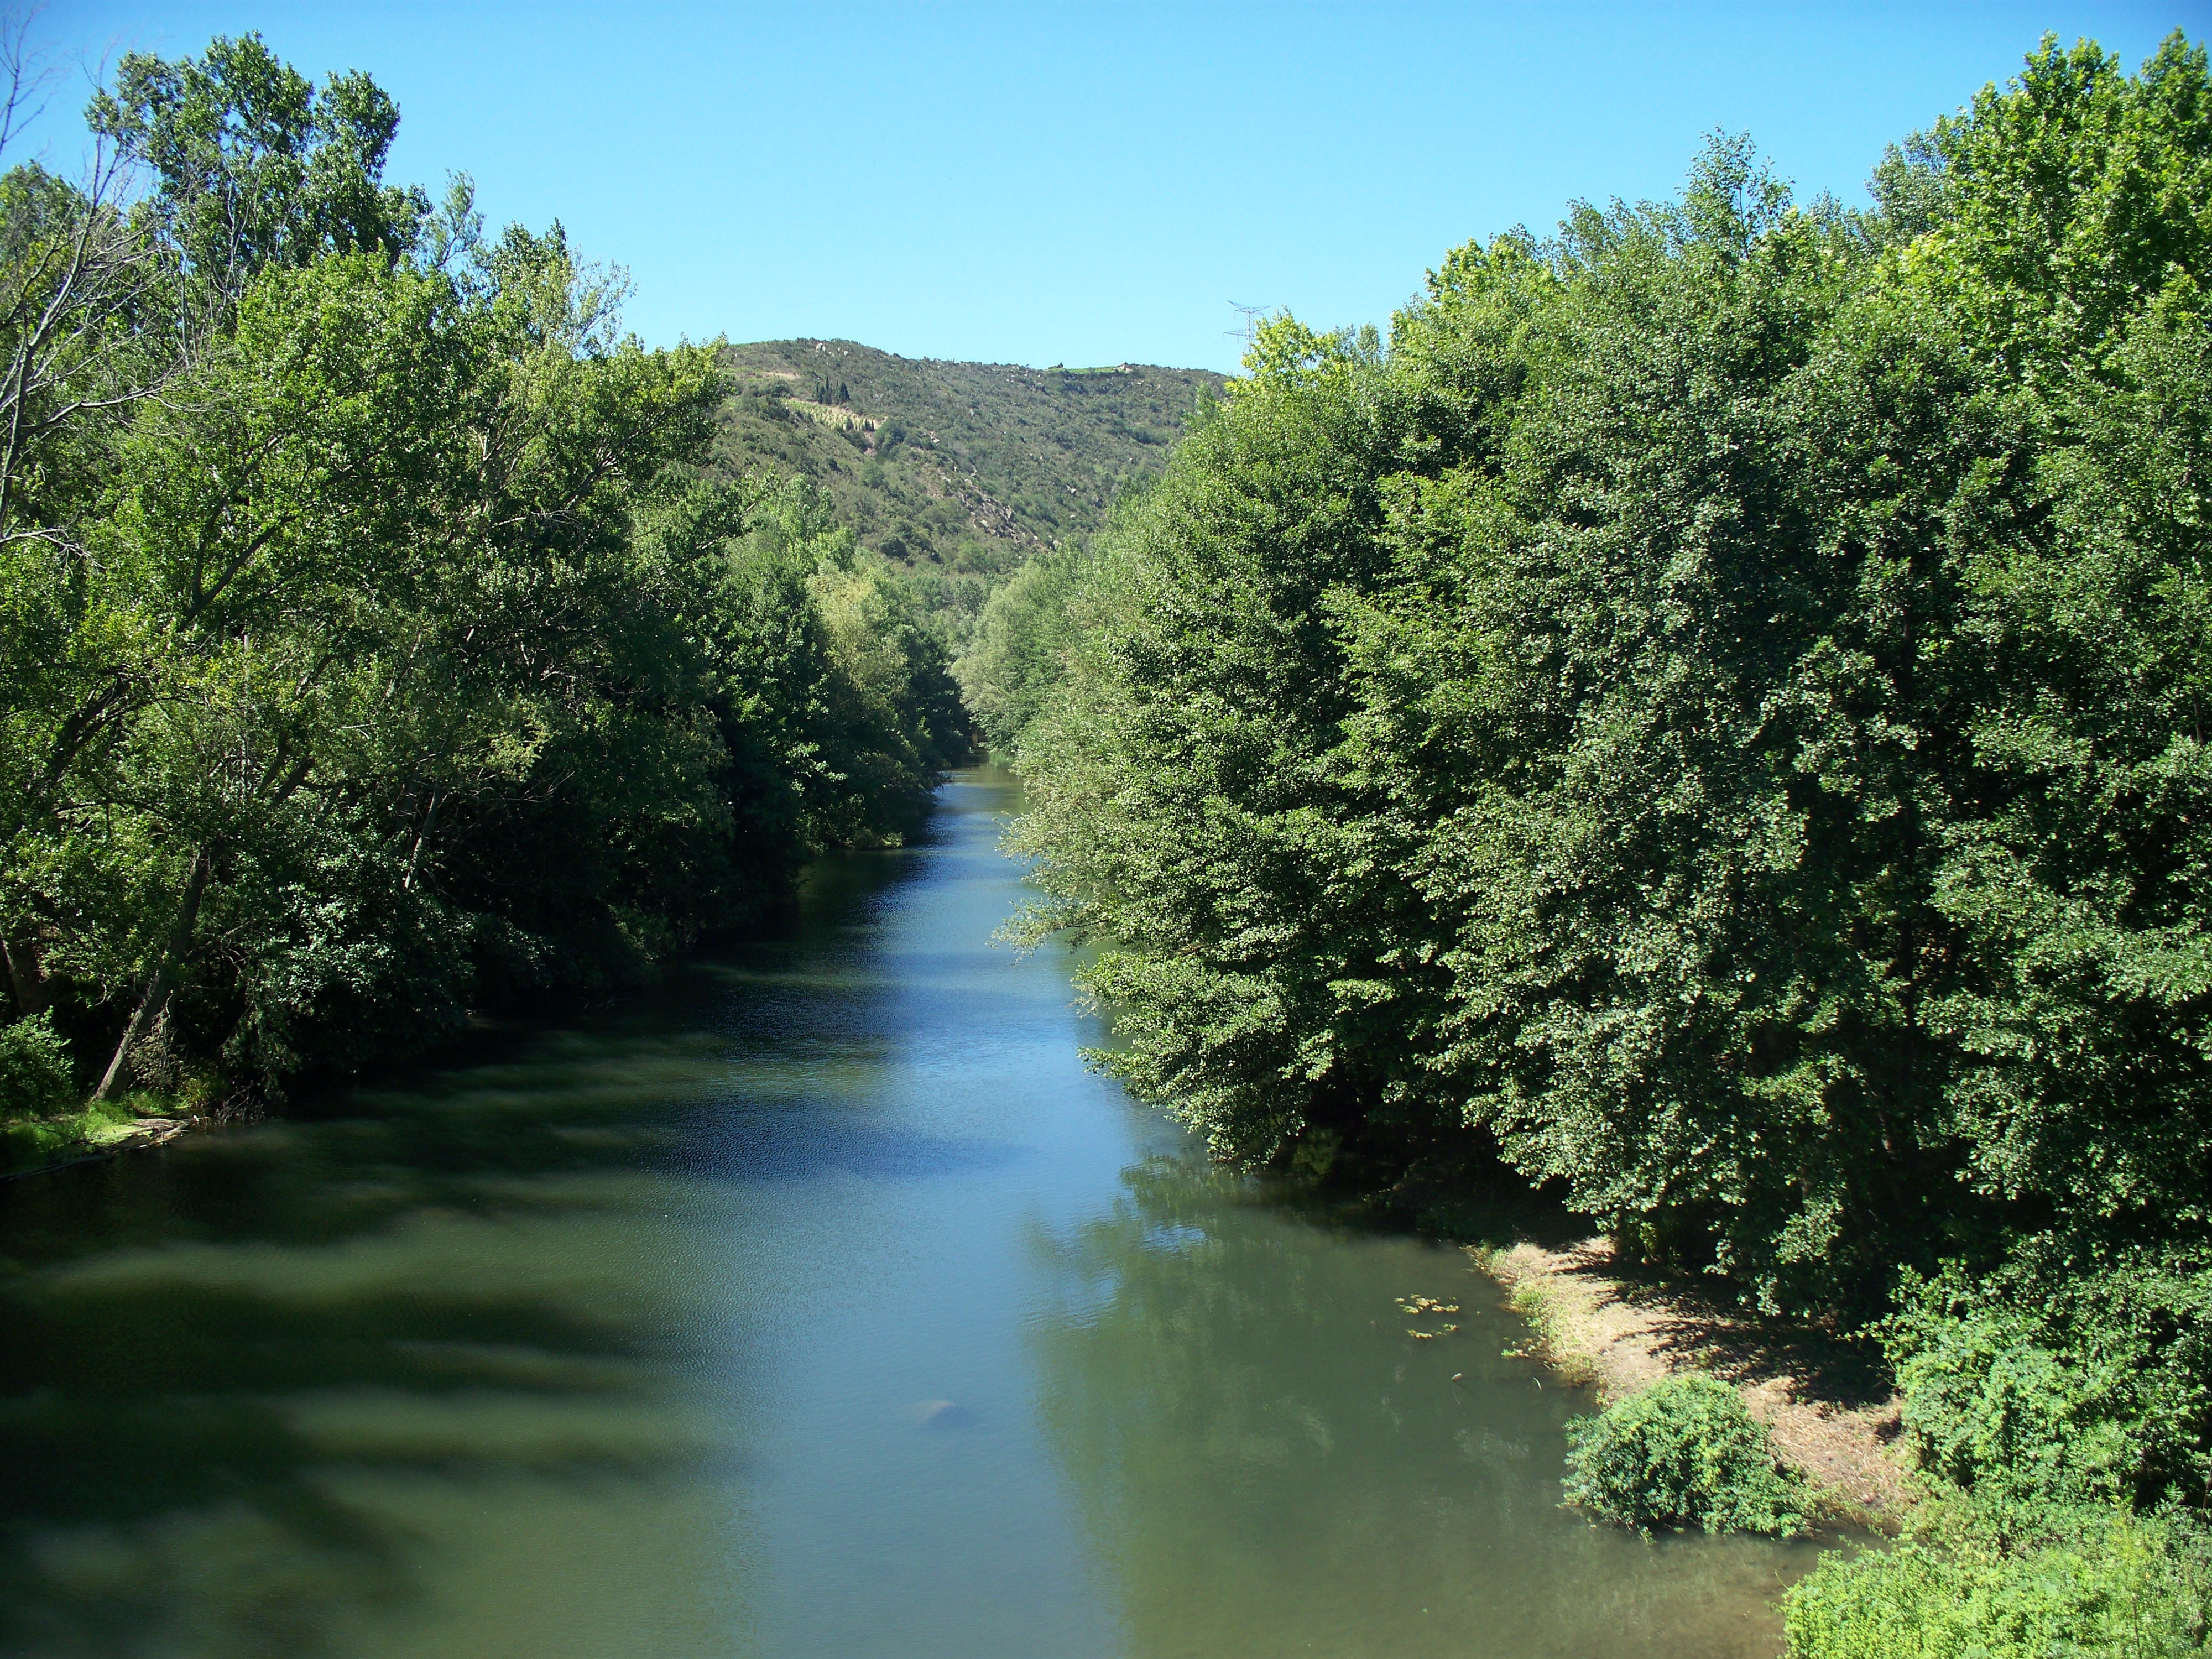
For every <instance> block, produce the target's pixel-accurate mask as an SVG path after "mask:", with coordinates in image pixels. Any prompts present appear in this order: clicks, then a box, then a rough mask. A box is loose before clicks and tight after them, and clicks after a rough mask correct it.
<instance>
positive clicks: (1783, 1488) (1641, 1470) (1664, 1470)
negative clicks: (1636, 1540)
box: [1566, 1376, 1807, 1538]
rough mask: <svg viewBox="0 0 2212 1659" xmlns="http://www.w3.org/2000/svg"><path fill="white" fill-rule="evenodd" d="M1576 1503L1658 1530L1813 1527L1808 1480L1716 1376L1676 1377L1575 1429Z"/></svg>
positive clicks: (1572, 1480) (1784, 1531)
mask: <svg viewBox="0 0 2212 1659" xmlns="http://www.w3.org/2000/svg"><path fill="white" fill-rule="evenodd" d="M1567 1441H1568V1444H1569V1447H1570V1449H1569V1451H1568V1453H1567V1480H1566V1489H1567V1501H1568V1502H1569V1503H1571V1504H1577V1505H1578V1506H1580V1507H1581V1508H1583V1509H1585V1510H1589V1512H1590V1513H1591V1514H1593V1515H1597V1516H1603V1517H1604V1518H1605V1519H1607V1520H1608V1521H1617V1522H1620V1524H1621V1525H1623V1526H1628V1527H1635V1528H1640V1529H1643V1530H1646V1531H1648V1530H1650V1529H1651V1528H1656V1527H1702V1528H1705V1530H1706V1531H1707V1532H1765V1533H1777V1534H1781V1535H1782V1536H1784V1537H1785V1538H1786V1537H1795V1536H1796V1535H1797V1534H1801V1533H1802V1532H1804V1531H1805V1530H1807V1518H1806V1508H1807V1505H1806V1492H1805V1486H1804V1483H1803V1481H1802V1480H1801V1479H1800V1478H1799V1477H1798V1476H1797V1475H1796V1474H1794V1473H1793V1472H1791V1471H1790V1470H1788V1469H1786V1468H1784V1467H1782V1465H1781V1464H1780V1463H1779V1462H1778V1461H1777V1459H1776V1456H1775V1452H1774V1443H1773V1440H1772V1439H1771V1437H1769V1435H1768V1434H1767V1432H1766V1427H1765V1425H1764V1424H1762V1423H1760V1422H1759V1419H1756V1418H1754V1417H1753V1416H1752V1414H1751V1413H1750V1412H1749V1411H1748V1410H1747V1409H1746V1408H1745V1407H1744V1403H1743V1401H1742V1400H1741V1397H1739V1396H1738V1395H1737V1394H1736V1391H1735V1389H1731V1388H1730V1387H1729V1386H1728V1384H1726V1383H1723V1382H1720V1381H1718V1380H1717V1379H1716V1378H1714V1377H1711V1376H1671V1377H1667V1378H1665V1379H1663V1380H1662V1381H1660V1382H1657V1383H1653V1384H1652V1385H1651V1386H1650V1388H1648V1389H1643V1390H1642V1391H1640V1392H1638V1393H1637V1394H1632V1395H1629V1397H1628V1398H1627V1399H1626V1400H1623V1401H1620V1402H1619V1403H1618V1404H1615V1405H1613V1406H1610V1407H1607V1408H1606V1410H1605V1411H1604V1413H1601V1415H1599V1416H1596V1417H1584V1418H1580V1419H1577V1420H1576V1421H1574V1422H1571V1423H1570V1424H1568V1425H1567Z"/></svg>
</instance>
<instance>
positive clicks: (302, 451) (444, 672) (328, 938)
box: [0, 37, 969, 1133]
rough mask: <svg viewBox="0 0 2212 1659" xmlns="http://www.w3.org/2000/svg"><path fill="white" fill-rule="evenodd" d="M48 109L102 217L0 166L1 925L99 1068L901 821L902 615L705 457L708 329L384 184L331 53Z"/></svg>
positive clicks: (453, 1013) (763, 876) (765, 878)
mask: <svg viewBox="0 0 2212 1659" xmlns="http://www.w3.org/2000/svg"><path fill="white" fill-rule="evenodd" d="M92 118H93V120H94V124H95V125H97V126H99V127H100V130H101V131H106V132H108V133H110V134H112V136H114V137H116V138H117V139H118V141H119V142H120V143H122V144H123V146H124V147H125V149H126V151H127V152H129V153H130V154H131V155H133V156H134V157H136V158H137V160H139V161H142V162H143V163H144V164H145V165H146V167H148V169H149V172H150V173H151V175H152V176H153V178H154V179H155V180H156V181H157V182H156V184H155V190H154V193H153V195H152V197H151V198H150V199H149V201H148V202H146V203H144V204H141V205H140V207H139V208H138V209H137V210H134V211H132V212H131V213H128V214H125V213H123V212H121V211H119V210H118V209H117V208H116V207H115V205H114V204H113V203H112V201H111V200H107V199H106V198H105V197H102V195H101V193H100V192H101V191H102V190H104V189H106V188H107V185H104V184H102V183H101V182H100V181H99V180H94V181H93V183H92V185H91V186H90V187H89V188H88V189H87V190H74V189H72V188H70V187H66V186H64V185H60V184H59V183H58V181H55V180H53V179H51V178H50V177H48V176H47V175H45V174H43V173H38V172H36V171H35V170H34V169H17V170H16V171H15V172H14V173H9V174H8V175H7V177H6V179H5V180H4V181H0V232H4V234H0V347H4V349H6V350H7V351H8V352H9V353H10V354H12V357H11V361H13V362H15V364H16V365H17V369H16V371H15V372H14V373H13V374H11V377H9V378H8V379H7V380H6V381H5V385H4V388H0V402H4V403H7V404H8V407H9V410H12V413H13V416H14V418H13V419H12V420H10V421H9V422H0V462H4V472H3V473H0V482H4V484H5V489H4V493H0V522H4V536H0V665H4V666H0V690H4V692H5V696H4V699H0V946H4V955H5V965H6V967H7V969H8V978H9V994H10V997H11V999H12V1000H13V1002H14V1004H15V1007H16V1009H17V1010H18V1011H19V1012H22V1013H29V1012H33V1011H40V1010H44V1009H46V1008H47V1007H48V1006H52V1009H53V1011H54V1024H53V1029H56V1030H60V1031H62V1032H64V1033H65V1034H67V1036H69V1038H70V1042H71V1045H72V1047H73V1048H74V1050H75V1053H76V1062H77V1067H78V1070H79V1071H80V1073H83V1074H86V1075H89V1076H90V1077H92V1078H94V1079H97V1087H96V1089H95V1091H94V1092H95V1094H96V1096H97V1097H99V1098H100V1100H101V1101H105V1102H112V1099H113V1098H114V1097H116V1096H117V1095H118V1093H120V1092H121V1091H124V1090H125V1088H127V1087H128V1086H129V1085H131V1083H132V1082H133V1081H137V1082H142V1083H144V1084H146V1085H151V1086H155V1087H159V1088H165V1089H177V1088H182V1087H185V1086H187V1085H189V1086H190V1087H191V1088H192V1089H194V1090H196V1091H210V1090H220V1089H227V1088H229V1087H232V1086H238V1085H243V1086H246V1087H248V1088H252V1089H257V1090H266V1089H268V1088H270V1087H273V1086H276V1085H279V1084H281V1082H282V1081H283V1079H286V1078H289V1077H293V1076H296V1075H299V1074H301V1073H306V1072H311V1071H314V1070H317V1069H327V1068H341V1069H342V1068H347V1067H351V1066H357V1065H359V1064H361V1063H362V1062H363V1061H365V1060H369V1059H371V1058H373V1057H375V1056H378V1055H382V1054H393V1053H397V1052H402V1051H404V1050H406V1049H408V1048H413V1047H416V1046H419V1045H420V1044H422V1043H423V1042H428V1041H430V1040H433V1039H435V1038H436V1037H437V1036H440V1035H441V1034H443V1033H445V1032H447V1031H449V1030H453V1029H454V1028H455V1027H456V1026H457V1025H458V1024H459V1023H460V1022H461V1020H462V1019H463V1018H464V1017H465V1014H466V1012H467V1011H468V1010H470V1009H471V1008H475V1007H481V1006H487V1005H495V1004H499V1003H501V1002H507V1001H512V1000H513V999H515V998H517V997H520V996H524V995H529V994H543V993H546V992H564V993H580V994H604V993H605V992H606V991H608V990H611V989H615V988H618V987H622V986H624V985H629V984H635V983H637V982H638V981H640V980H641V979H642V978H643V977H644V976H646V975H648V974H649V973H650V972H651V970H652V964H653V962H654V960H655V959H656V958H657V957H659V956H661V955H663V954H665V952H667V951H671V950H673V949H676V948H678V947H680V946H682V945H684V944H685V943H687V942H688V941H690V940H691V939H696V937H697V936H698V935H699V934H700V933H702V932H703V931H705V930H707V929H709V928H714V927H729V926H732V925H737V924H740V923H744V922H746V921H750V920H752V919H754V918H757V917H758V916H759V915H762V914H763V912H764V911H767V910H769V909H772V908H775V907H776V906H778V905H780V904H781V903H783V902H786V901H787V898H788V896H789V893H790V890H791V884H792V881H793V876H794V874H795V872H796V870H797V867H798V866H799V862H800V861H801V860H803V859H805V857H806V856H808V855H809V854H811V853H812V852H815V851H817V850H819V849H820V848H823V847H827V846H834V845H845V844H854V843H860V844H881V843H884V842H891V841H896V839H898V838H899V837H900V836H902V835H903V834H905V833H907V832H908V830H910V829H911V828H912V827H913V825H914V823H915V821H916V820H917V819H918V817H919V816H920V814H921V811H922V809H923V807H924V805H926V803H927V799H928V796H929V792H930V790H931V788H932V787H933V783H934V781H935V779H936V777H937V775H938V773H939V770H940V769H942V768H943V767H945V766H946V765H948V764H951V763H955V762H957V761H958V760H960V759H961V758H963V757H964V755H965V753H966V748H967V744H968V741H969V732H968V726H967V722H966V720H965V718H964V715H963V713H962V711H961V709H960V707H959V702H958V696H957V688H956V687H955V685H954V684H953V681H952V679H951V674H950V671H949V667H948V662H947V651H946V649H945V644H944V642H943V641H942V639H941V638H939V636H938V635H936V634H935V633H933V632H932V631H931V630H930V629H928V628H927V626H925V625H924V623H923V621H922V620H921V618H920V617H919V616H918V614H917V611H916V606H915V600H914V599H913V596H912V594H911V592H909V590H908V587H907V586H905V585H904V584H902V582H901V580H898V579H897V577H896V575H895V574H892V573H891V571H890V567H888V566H887V565H885V564H884V562H883V561H881V560H880V559H878V558H876V557H874V556H872V555H865V554H863V553H861V552H860V550H859V549H858V548H857V547H856V546H855V545H854V542H853V538H852V537H851V536H850V534H849V532H837V531H835V530H833V529H832V528H831V526H829V522H828V519H827V516H826V514H825V513H824V512H823V509H822V507H821V504H820V503H819V502H818V501H817V499H816V495H815V494H814V492H813V491H811V489H807V488H805V487H804V486H803V485H800V484H796V483H790V482H787V481H782V480H779V479H776V478H774V477H767V476H759V475H757V476H751V477H745V478H743V479H739V480H736V481H731V480H726V479H719V478H715V477H711V476H709V475H710V473H711V471H712V468H711V466H710V462H711V459H712V456H711V450H712V446H713V442H714V435H715V431H716V421H717V410H719V409H720V406H721V404H722V402H723V400H724V398H725V394H726V389H727V387H726V378H725V376H724V375H723V374H722V372H721V369H720V366H719V357H718V353H719V349H720V348H719V345H716V346H706V347H683V348H679V349H676V350H673V351H651V352H649V351H647V350H645V349H642V348H641V346H640V345H639V344H638V343H636V341H635V339H632V338H628V337H623V335H622V333H621V331H620V329H619V326H618V324H617V312H616V307H617V302H618V301H619V299H620V297H621V296H620V293H619V290H618V289H617V288H616V287H614V286H612V285H611V283H609V282H608V281H607V280H606V279H605V277H604V276H601V275H600V274H599V272H597V271H595V270H593V269H592V268H591V267H589V266H587V265H585V264H581V263H580V262H579V261H578V260H577V258H575V257H574V254H573V252H571V250H570V249H569V247H568V243H567V240H566V239H565V237H564V236H563V235H562V233H561V231H560V229H559V228H558V227H557V226H556V228H554V229H553V230H552V231H551V232H550V234H545V235H537V234H532V233H530V232H528V231H526V230H525V229H523V228H520V227H512V226H511V227H509V228H507V229H506V230H505V231H504V232H503V233H501V234H500V235H499V236H498V237H496V238H495V239H493V238H487V237H486V236H485V235H484V234H483V227H482V224H481V222H480V220H479V219H478V217H477V215H476V213H475V211H474V209H473V205H472V201H471V194H470V191H469V188H468V185H467V183H466V181H465V179H462V180H458V181H456V184H455V185H454V188H453V191H452V193H451V194H450V195H449V197H448V199H447V203H446V205H445V207H444V209H443V210H442V211H441V212H440V213H438V214H435V215H433V214H431V213H430V212H429V210H428V204H427V202H426V201H425V199H424V198H422V197H421V195H420V193H419V192H410V191H396V190H393V189H392V188H390V187H387V186H386V185H383V184H382V182H381V179H380V168H381V166H382V161H383V157H384V155H385V152H386V149H387V148H388V146H389V143H390V142H391V138H392V131H393V127H394V124H395V122H396V120H397V116H396V113H395V112H394V111H393V109H392V105H391V103H390V100H388V99H386V97H385V96H384V94H382V93H381V92H380V91H379V90H378V89H377V88H375V86H374V83H373V82H370V81H369V80H368V77H366V76H358V75H355V76H344V77H340V78H338V79H335V80H333V81H331V82H330V83H329V84H328V86H327V87H325V88H323V89H322V90H321V91H317V90H316V89H315V88H313V86H312V85H311V84H310V83H309V82H307V81H306V80H305V79H304V78H302V77H301V76H298V75H297V74H295V72H294V71H293V70H290V69H289V68H288V67H286V66H284V65H283V64H281V63H279V62H277V61H276V59H274V58H271V57H270V55H269V54H268V52H267V51H266V49H265V48H264V46H262V45H261V43H260V42H259V41H258V40H257V39H255V38H252V37H248V38H246V40H240V41H235V42H233V41H224V40H218V41H216V43H215V44H214V45H213V46H210V49H209V51H208V52H207V53H206V54H205V55H204V57H203V58H199V59H196V60H195V59H187V60H184V61H182V62H179V63H173V64H172V63H165V62H163V61H161V60H159V59H155V58H147V57H143V56H141V55H133V56H132V57H130V58H126V59H125V62H124V65H123V68H122V70H121V72H120V73H119V74H118V80H117V82H116V85H115V88H114V89H113V91H112V93H104V94H101V95H100V97H99V98H98V99H97V100H95V102H94V108H93V111H92ZM69 248H76V249H88V250H90V251H91V254H89V255H79V254H70V255H68V256H67V258H64V256H63V255H62V254H58V253H57V252H56V250H57V249H69ZM93 255H96V256H97V257H96V258H94V257H92V256H93ZM71 258H73V259H75V260H76V264H74V265H72V264H69V263H68V261H69V259H71ZM57 273H58V274H57ZM57 318H58V319H63V320H62V321H61V322H60V323H56V322H54V321H53V319H57ZM157 390H158V391H159V392H160V393H161V395H160V396H158V397H157V396H152V395H149V394H150V393H152V392H155V391H157ZM12 1029H18V1030H28V1029H29V1028H28V1027H18V1028H12ZM40 1029H41V1030H45V1029H46V1028H43V1027H41V1028H40ZM93 1127H94V1128H96V1127H98V1126H96V1125H95V1126H93ZM111 1127H112V1126H111ZM91 1132H92V1128H88V1130H87V1133H91Z"/></svg>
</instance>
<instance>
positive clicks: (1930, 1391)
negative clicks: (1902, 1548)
mask: <svg viewBox="0 0 2212 1659" xmlns="http://www.w3.org/2000/svg"><path fill="white" fill-rule="evenodd" d="M1899 1302H1900V1308H1899V1312H1898V1314H1897V1315H1896V1316H1894V1317H1893V1318H1892V1319H1891V1320H1890V1321H1889V1322H1888V1326H1887V1330H1886V1331H1885V1333H1884V1346H1885V1347H1886V1348H1887V1351H1888V1353H1889V1356H1890V1358H1891V1361H1892V1363H1893V1364H1894V1365H1895V1366H1896V1369H1897V1381H1898V1386H1899V1389H1901V1390H1902V1391H1903V1393H1904V1395H1905V1429H1906V1431H1907V1432H1908V1433H1909V1434H1910V1436H1911V1441H1912V1444H1913V1448H1914V1449H1915V1450H1916V1451H1917V1454H1918V1455H1919V1457H1920V1460H1921V1462H1922V1464H1923V1466H1924V1467H1925V1468H1928V1470H1929V1472H1930V1473H1931V1474H1936V1475H1937V1476H1940V1477H1941V1478H1942V1480H1945V1481H1947V1482H1948V1483H1950V1484H1952V1485H1954V1486H1958V1487H1960V1488H1961V1489H1965V1490H1970V1491H1972V1492H1975V1493H1976V1494H1977V1495H1978V1497H1979V1498H1981V1499H1983V1500H1984V1502H1985V1503H1988V1504H2016V1505H2017V1504H2025V1505H2029V1506H2033V1505H2037V1504H2061V1505H2079V1504H2127V1503H2132V1504H2136V1505H2137V1506H2138V1507H2141V1508H2146V1509H2147V1508H2150V1507H2153V1506H2154V1505H2156V1504H2160V1503H2166V1502H2179V1503H2181V1504H2188V1505H2197V1504H2203V1502H2204V1501H2205V1497H2206V1494H2207V1492H2208V1489H2212V1262H2208V1261H2206V1260H2205V1259H2204V1252H2203V1250H2202V1249H2201V1248H2200V1249H2196V1250H2191V1249H2182V1248H2179V1247H2176V1248H2171V1249H2165V1250H2142V1249H2134V1250H2127V1251H2116V1252H2103V1253H2100V1252H2095V1251H2093V1250H2091V1249H2088V1248H2087V1247H2081V1248H2078V1249H2069V1248H2068V1247H2067V1245H2066V1244H2065V1243H2064V1242H2063V1241H2060V1240H2057V1239H2035V1240H2030V1241H2027V1243H2024V1244H2022V1245H2021V1247H2020V1249H2018V1250H2017V1251H2016V1253H2015V1256H2014V1258H2013V1259H2012V1260H2011V1261H2008V1263H2006V1264H2005V1265H2004V1266H2003V1267H2001V1268H1999V1269H1998V1270H1997V1271H1996V1272H1994V1273H1980V1274H1969V1273H1966V1271H1965V1270H1964V1269H1963V1268H1961V1267H1958V1266H1956V1265H1954V1266H1953V1267H1950V1268H1948V1269H1947V1270H1946V1271H1945V1272H1944V1273H1942V1274H1941V1275H1939V1276H1938V1277H1936V1279H1918V1278H1916V1277H1914V1276H1912V1275H1907V1277H1906V1281H1905V1286H1904V1289H1903V1291H1902V1293H1901V1295H1900V1297H1899Z"/></svg>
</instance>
